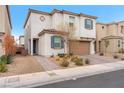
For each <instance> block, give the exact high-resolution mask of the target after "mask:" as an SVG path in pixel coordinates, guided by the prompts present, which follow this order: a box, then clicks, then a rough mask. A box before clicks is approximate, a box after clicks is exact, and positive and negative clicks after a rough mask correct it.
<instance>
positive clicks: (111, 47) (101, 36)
mask: <svg viewBox="0 0 124 93" xmlns="http://www.w3.org/2000/svg"><path fill="white" fill-rule="evenodd" d="M96 32H97V40H96V46H97V52H102V53H117V52H119V51H120V50H121V49H122V48H124V21H120V22H113V23H108V24H104V23H97V25H96Z"/></svg>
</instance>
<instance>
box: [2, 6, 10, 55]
mask: <svg viewBox="0 0 124 93" xmlns="http://www.w3.org/2000/svg"><path fill="white" fill-rule="evenodd" d="M11 29H12V25H11V18H10V12H9V6H5V5H0V56H1V55H3V54H4V50H3V48H2V42H3V36H4V34H5V33H8V34H11Z"/></svg>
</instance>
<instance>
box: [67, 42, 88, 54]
mask: <svg viewBox="0 0 124 93" xmlns="http://www.w3.org/2000/svg"><path fill="white" fill-rule="evenodd" d="M69 51H70V53H73V54H75V55H86V54H89V53H90V42H87V41H70V42H69Z"/></svg>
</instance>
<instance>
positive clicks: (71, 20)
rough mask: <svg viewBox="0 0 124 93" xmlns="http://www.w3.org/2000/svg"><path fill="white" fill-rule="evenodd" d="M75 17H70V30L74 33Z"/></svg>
mask: <svg viewBox="0 0 124 93" xmlns="http://www.w3.org/2000/svg"><path fill="white" fill-rule="evenodd" d="M74 23H75V17H73V16H69V29H70V30H71V31H72V30H73V29H74Z"/></svg>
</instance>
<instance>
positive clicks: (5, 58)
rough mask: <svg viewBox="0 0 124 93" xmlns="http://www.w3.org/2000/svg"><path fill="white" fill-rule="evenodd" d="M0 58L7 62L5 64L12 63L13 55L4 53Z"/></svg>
mask: <svg viewBox="0 0 124 93" xmlns="http://www.w3.org/2000/svg"><path fill="white" fill-rule="evenodd" d="M0 60H1V62H3V63H5V64H10V63H12V56H11V55H8V56H6V55H3V56H1V57H0Z"/></svg>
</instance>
